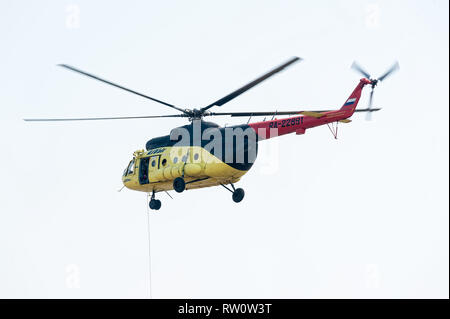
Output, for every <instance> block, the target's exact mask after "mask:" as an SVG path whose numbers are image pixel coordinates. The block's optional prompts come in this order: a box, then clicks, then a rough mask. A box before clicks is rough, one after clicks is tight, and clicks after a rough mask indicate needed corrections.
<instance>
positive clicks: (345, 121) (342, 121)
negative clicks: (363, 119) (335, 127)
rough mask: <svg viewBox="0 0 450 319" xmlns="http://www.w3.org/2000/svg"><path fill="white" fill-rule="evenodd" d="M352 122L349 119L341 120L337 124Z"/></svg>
mask: <svg viewBox="0 0 450 319" xmlns="http://www.w3.org/2000/svg"><path fill="white" fill-rule="evenodd" d="M351 121H352V120H349V119H343V120H340V121H339V122H341V123H350V122H351Z"/></svg>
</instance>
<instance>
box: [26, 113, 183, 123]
mask: <svg viewBox="0 0 450 319" xmlns="http://www.w3.org/2000/svg"><path fill="white" fill-rule="evenodd" d="M161 117H187V115H185V114H173V115H144V116H119V117H80V118H59V119H55V118H53V119H23V120H24V121H25V122H63V121H64V122H67V121H101V120H134V119H154V118H161Z"/></svg>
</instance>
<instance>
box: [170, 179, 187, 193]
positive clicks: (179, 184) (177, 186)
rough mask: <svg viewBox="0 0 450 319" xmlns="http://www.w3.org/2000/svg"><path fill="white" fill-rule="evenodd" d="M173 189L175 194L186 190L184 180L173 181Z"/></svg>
mask: <svg viewBox="0 0 450 319" xmlns="http://www.w3.org/2000/svg"><path fill="white" fill-rule="evenodd" d="M173 189H174V190H175V191H176V192H177V193H181V192H183V191H184V190H185V189H186V183H185V182H184V179H183V178H181V177H177V178H175V179H174V180H173Z"/></svg>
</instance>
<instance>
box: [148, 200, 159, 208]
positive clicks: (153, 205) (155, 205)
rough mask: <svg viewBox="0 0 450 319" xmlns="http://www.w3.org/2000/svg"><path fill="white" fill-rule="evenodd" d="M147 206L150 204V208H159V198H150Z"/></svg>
mask: <svg viewBox="0 0 450 319" xmlns="http://www.w3.org/2000/svg"><path fill="white" fill-rule="evenodd" d="M149 206H150V209H153V210H158V209H160V208H161V201H160V200H159V199H152V200H151V201H150V204H149Z"/></svg>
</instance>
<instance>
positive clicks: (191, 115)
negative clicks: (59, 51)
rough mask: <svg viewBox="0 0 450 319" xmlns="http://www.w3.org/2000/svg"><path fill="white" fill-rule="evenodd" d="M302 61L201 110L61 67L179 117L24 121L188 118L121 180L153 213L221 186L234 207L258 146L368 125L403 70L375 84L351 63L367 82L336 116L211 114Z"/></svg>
mask: <svg viewBox="0 0 450 319" xmlns="http://www.w3.org/2000/svg"><path fill="white" fill-rule="evenodd" d="M301 60H302V59H301V58H299V57H292V58H291V59H289V60H288V61H286V62H285V63H283V64H281V65H280V66H278V67H276V68H274V69H272V70H270V71H269V72H267V73H265V74H263V75H262V76H260V77H258V78H257V79H255V80H253V81H252V82H250V83H248V84H246V85H244V86H242V87H240V88H239V89H237V90H235V91H233V92H231V93H230V94H228V95H226V96H224V97H222V98H221V99H219V100H217V101H215V102H213V103H211V104H209V105H207V106H205V107H202V108H199V109H197V108H193V109H184V108H181V107H178V106H175V105H173V104H169V103H167V102H164V101H162V100H159V99H156V98H153V97H150V96H148V95H145V94H142V93H139V92H137V91H134V90H131V89H128V88H126V87H124V86H121V85H118V84H116V83H113V82H110V81H108V80H105V79H103V78H100V77H98V76H95V75H93V74H90V73H87V72H85V71H82V70H80V69H78V68H75V67H73V66H70V65H67V64H58V66H60V67H63V68H65V69H68V70H71V71H74V72H77V73H79V74H82V75H85V76H87V77H90V78H92V79H95V80H98V81H101V82H103V83H106V84H109V85H112V86H114V87H116V88H119V89H122V90H125V91H127V92H129V93H133V94H135V95H138V96H141V97H143V98H146V99H149V100H151V101H154V102H157V103H159V104H162V105H165V106H167V107H169V108H171V109H174V110H177V111H178V112H179V113H177V114H169V115H146V116H123V117H90V118H45V119H44V118H33V119H24V121H27V122H46V121H47V122H48V121H93V120H126V119H155V118H179V117H182V118H187V119H188V120H189V124H187V125H184V126H181V127H177V128H174V129H172V130H171V131H170V134H169V135H164V136H160V137H154V138H152V139H150V140H149V141H148V142H147V143H146V146H145V149H142V150H138V151H135V152H134V153H133V157H132V159H131V160H130V162H129V164H128V165H127V166H126V168H125V170H124V172H123V174H122V183H123V185H124V186H123V187H126V188H128V189H130V190H135V191H141V192H145V193H147V194H149V196H151V197H150V201H149V206H150V209H152V210H159V209H160V208H161V201H160V200H159V199H156V194H157V193H159V192H168V191H169V190H175V192H177V193H182V192H183V191H185V190H191V189H199V188H205V187H211V186H223V187H224V188H225V189H227V190H228V191H230V192H231V193H232V199H233V201H234V202H236V203H239V202H241V201H242V200H243V198H244V196H245V192H244V190H243V189H242V188H236V187H235V186H234V184H235V183H237V182H238V181H239V180H240V179H241V178H242V176H243V175H245V174H246V173H247V172H248V171H249V170H250V169H251V167H252V166H253V164H254V162H255V160H256V157H257V153H258V143H259V142H261V141H263V140H267V139H270V138H274V137H276V136H281V135H285V134H290V133H295V134H297V135H302V134H305V132H306V130H307V129H310V128H313V127H317V126H322V125H328V128H329V129H330V131H331V132H332V134H333V136H334V138H337V128H338V123H349V122H351V120H350V117H351V116H352V115H353V113H354V112H366V113H367V116H368V118H367V119H370V116H371V114H372V112H376V111H379V110H380V108H374V107H372V101H373V93H374V89H375V87H376V86H377V85H378V84H379V82H381V81H383V80H384V79H386V78H387V77H388V76H389V75H391V74H392V73H393V72H395V71H396V70H398V69H399V64H398V62H396V63H395V64H394V65H393V66H392V67H391V68H389V69H388V70H387V71H386V72H385V73H384V74H383V75H381V76H380V77H378V78H371V76H370V74H369V73H367V72H366V71H365V70H364V69H363V68H362V67H361V66H360V65H359V64H357V63H356V62H353V64H352V66H351V68H353V69H354V70H356V71H357V72H359V73H360V74H362V75H363V78H361V79H360V80H359V82H358V83H357V85H356V87H355V88H354V90H353V91H352V93H351V94H350V96H349V97H348V98H347V99H346V100H345V102H344V104H343V105H342V107H341V108H339V109H336V110H314V111H306V110H305V111H301V110H294V111H270V112H253V111H250V112H212V111H210V109H211V108H213V107H221V106H223V105H224V104H226V103H228V102H230V101H231V100H233V99H234V98H236V97H238V96H239V95H241V94H242V93H244V92H246V91H248V90H249V89H251V88H253V87H254V86H256V85H258V84H260V83H261V82H263V81H264V80H266V79H268V78H270V77H272V76H273V75H275V74H277V73H279V72H280V71H282V70H284V69H285V68H287V67H289V66H291V65H292V64H294V63H296V62H299V61H301ZM366 85H369V86H370V87H371V88H372V90H371V91H370V96H369V103H368V107H367V108H364V109H356V107H357V105H358V102H359V100H360V98H361V94H362V91H363V88H364V87H365V86H366ZM286 115H287V116H288V117H286V118H277V117H278V116H286ZM212 116H231V117H249V120H248V122H247V123H246V124H240V125H234V126H229V127H221V126H219V125H218V124H216V123H213V122H208V121H204V120H203V119H204V118H205V117H212ZM255 116H265V117H267V116H272V118H271V119H270V120H266V118H265V117H264V119H263V121H259V122H254V123H250V119H251V118H252V117H255ZM150 194H151V195H150ZM169 196H170V195H169Z"/></svg>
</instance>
